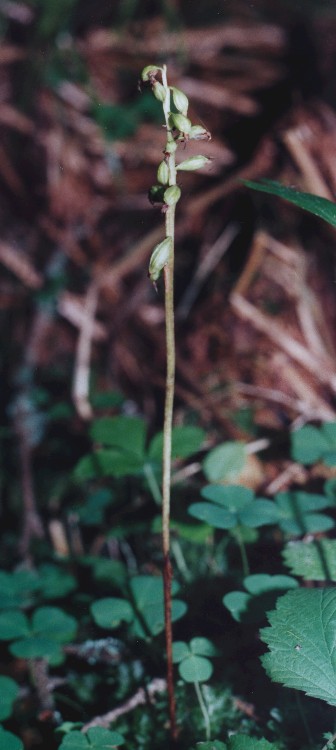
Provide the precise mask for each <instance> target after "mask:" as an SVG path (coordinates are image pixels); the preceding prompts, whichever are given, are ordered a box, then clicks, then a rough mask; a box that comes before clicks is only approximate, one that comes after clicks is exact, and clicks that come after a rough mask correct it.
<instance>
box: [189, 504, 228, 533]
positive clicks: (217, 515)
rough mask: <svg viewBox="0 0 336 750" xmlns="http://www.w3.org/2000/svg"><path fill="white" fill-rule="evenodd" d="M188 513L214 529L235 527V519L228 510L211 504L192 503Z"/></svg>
mask: <svg viewBox="0 0 336 750" xmlns="http://www.w3.org/2000/svg"><path fill="white" fill-rule="evenodd" d="M188 513H190V515H191V516H193V518H198V520H199V521H205V522H206V523H207V524H209V525H210V526H214V528H215V529H233V528H234V526H236V525H237V518H236V515H235V514H234V513H231V512H230V511H229V510H225V509H224V508H220V506H219V505H215V504H213V505H212V504H211V503H192V504H191V505H189V508H188Z"/></svg>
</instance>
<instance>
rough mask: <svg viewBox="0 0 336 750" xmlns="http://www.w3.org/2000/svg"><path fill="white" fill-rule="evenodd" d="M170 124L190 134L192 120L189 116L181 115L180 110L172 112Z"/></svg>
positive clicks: (181, 131)
mask: <svg viewBox="0 0 336 750" xmlns="http://www.w3.org/2000/svg"><path fill="white" fill-rule="evenodd" d="M169 124H170V126H171V127H172V128H175V129H176V130H179V131H180V133H183V135H188V134H189V133H190V129H191V122H190V120H189V119H188V117H185V116H184V115H181V114H180V113H179V112H171V113H170V115H169Z"/></svg>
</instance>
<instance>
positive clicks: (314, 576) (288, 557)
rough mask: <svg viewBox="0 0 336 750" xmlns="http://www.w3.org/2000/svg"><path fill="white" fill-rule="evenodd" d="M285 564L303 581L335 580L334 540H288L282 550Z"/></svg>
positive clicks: (335, 545) (335, 546)
mask: <svg viewBox="0 0 336 750" xmlns="http://www.w3.org/2000/svg"><path fill="white" fill-rule="evenodd" d="M282 555H283V558H284V561H285V564H286V565H287V566H288V567H289V568H290V570H291V572H292V573H293V574H294V575H296V576H301V577H302V578H303V579H304V580H305V581H336V540H335V539H318V540H314V541H312V542H289V544H287V545H286V547H285V549H284V550H283V553H282Z"/></svg>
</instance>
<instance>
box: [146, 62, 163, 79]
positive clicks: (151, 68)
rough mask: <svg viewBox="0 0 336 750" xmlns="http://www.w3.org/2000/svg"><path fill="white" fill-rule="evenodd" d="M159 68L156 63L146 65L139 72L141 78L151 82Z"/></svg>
mask: <svg viewBox="0 0 336 750" xmlns="http://www.w3.org/2000/svg"><path fill="white" fill-rule="evenodd" d="M159 70H161V68H158V67H157V66H156V65H146V67H145V68H144V69H143V71H142V73H141V80H142V81H151V82H153V80H154V79H155V76H156V75H157V73H158V72H159Z"/></svg>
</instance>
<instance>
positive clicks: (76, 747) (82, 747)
mask: <svg viewBox="0 0 336 750" xmlns="http://www.w3.org/2000/svg"><path fill="white" fill-rule="evenodd" d="M58 750H89V743H88V741H87V738H86V736H85V734H83V733H82V732H78V731H77V730H74V731H73V732H69V734H66V735H65V737H63V740H62V742H61V744H60V746H59V749H58Z"/></svg>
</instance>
